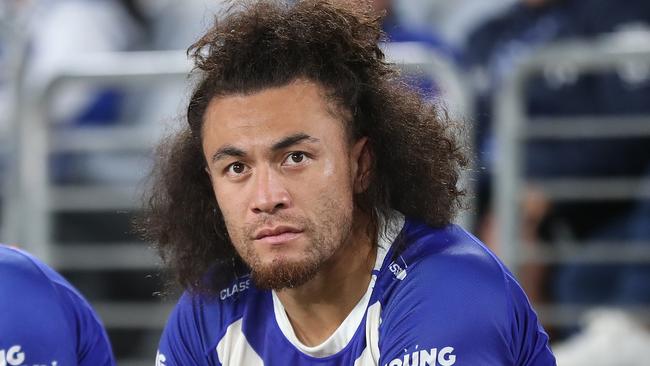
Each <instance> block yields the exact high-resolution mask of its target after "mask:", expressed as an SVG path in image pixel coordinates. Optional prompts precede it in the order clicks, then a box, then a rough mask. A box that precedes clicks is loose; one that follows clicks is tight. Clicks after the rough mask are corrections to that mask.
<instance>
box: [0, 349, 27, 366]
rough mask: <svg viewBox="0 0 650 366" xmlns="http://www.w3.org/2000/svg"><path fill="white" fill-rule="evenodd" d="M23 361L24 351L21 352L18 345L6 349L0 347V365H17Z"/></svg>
mask: <svg viewBox="0 0 650 366" xmlns="http://www.w3.org/2000/svg"><path fill="white" fill-rule="evenodd" d="M23 362H25V352H21V350H20V346H19V345H15V346H11V347H9V348H8V349H6V350H4V349H0V366H7V365H9V366H19V365H22V364H23Z"/></svg>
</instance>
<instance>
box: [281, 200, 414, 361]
mask: <svg viewBox="0 0 650 366" xmlns="http://www.w3.org/2000/svg"><path fill="white" fill-rule="evenodd" d="M403 226H404V216H403V215H402V214H400V213H398V212H396V211H395V212H394V214H393V215H392V216H391V218H390V219H389V220H388V222H387V223H386V226H385V228H384V230H383V233H380V235H379V239H378V240H377V257H376V259H375V265H374V268H373V269H374V270H373V272H377V271H379V269H380V268H381V265H382V264H383V262H384V259H385V257H386V253H387V252H388V250H389V249H390V246H391V245H392V243H393V241H395V238H397V235H398V234H399V232H400V231H401V230H402V227H403ZM376 280H377V275H376V274H375V273H373V274H372V275H371V277H370V283H369V284H368V289H367V290H366V293H365V294H364V295H363V297H362V298H361V299H360V300H359V302H358V303H357V304H356V305H355V306H354V308H353V309H352V311H350V314H348V316H347V317H346V318H345V320H343V322H342V323H341V325H339V327H338V328H337V329H336V331H334V333H332V335H331V336H330V337H329V338H327V339H326V340H325V341H324V342H323V343H321V344H319V345H317V346H313V347H310V346H306V345H305V344H303V343H302V342H301V341H300V340H299V339H298V337H296V334H295V332H294V331H293V327H292V326H291V323H290V321H289V318H288V317H287V313H286V311H285V309H284V306H283V305H282V302H280V299H279V298H278V296H277V294H276V293H275V291H271V294H272V298H273V312H274V313H275V320H276V322H277V324H278V326H279V328H280V330H281V331H282V334H284V336H285V337H286V338H287V340H288V341H289V342H290V343H291V344H293V345H294V346H295V347H296V348H297V349H299V350H300V351H301V352H303V353H305V354H307V355H309V356H312V357H318V358H320V357H327V356H331V355H333V354H335V353H337V352H339V351H340V350H342V349H343V348H345V346H347V344H348V343H349V342H350V340H351V339H352V337H353V336H354V334H355V333H356V331H357V329H358V328H359V325H360V324H361V321H362V320H363V317H364V315H365V313H366V310H367V309H368V304H369V302H370V297H371V295H372V290H373V289H374V287H375V281H376Z"/></svg>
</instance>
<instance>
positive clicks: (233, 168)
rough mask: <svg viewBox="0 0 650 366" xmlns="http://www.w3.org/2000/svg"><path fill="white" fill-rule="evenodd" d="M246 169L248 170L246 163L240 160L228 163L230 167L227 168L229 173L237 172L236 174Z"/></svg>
mask: <svg viewBox="0 0 650 366" xmlns="http://www.w3.org/2000/svg"><path fill="white" fill-rule="evenodd" d="M245 171H246V165H244V164H243V163H239V162H237V163H232V164H230V165H228V169H227V172H228V173H230V174H235V175H239V174H242V173H244V172H245Z"/></svg>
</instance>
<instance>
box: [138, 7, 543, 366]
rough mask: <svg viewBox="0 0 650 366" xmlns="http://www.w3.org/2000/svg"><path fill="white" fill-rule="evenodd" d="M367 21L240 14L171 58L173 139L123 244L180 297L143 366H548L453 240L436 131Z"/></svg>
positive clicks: (528, 312) (455, 199)
mask: <svg viewBox="0 0 650 366" xmlns="http://www.w3.org/2000/svg"><path fill="white" fill-rule="evenodd" d="M382 37H383V35H382V33H381V31H380V27H379V19H377V17H376V16H373V15H372V11H370V9H366V8H365V7H364V6H362V5H354V4H349V3H348V4H345V2H327V1H322V0H305V1H298V2H296V3H295V4H293V5H287V4H285V3H284V2H282V1H273V0H261V1H254V2H250V1H249V2H243V3H240V4H239V5H237V6H234V7H233V8H232V9H230V10H229V11H228V12H227V13H226V14H225V15H224V17H223V18H221V19H220V20H218V21H217V22H216V24H215V25H214V26H213V27H212V28H211V29H210V30H209V31H208V32H207V34H205V35H204V36H203V37H202V38H201V39H200V40H199V41H198V42H197V43H196V44H194V45H193V46H192V47H191V48H190V54H191V55H192V56H193V58H194V60H195V62H196V73H197V74H198V77H199V80H198V83H197V85H196V87H195V89H194V91H193V94H192V97H191V99H190V102H189V106H188V110H187V122H188V125H187V127H186V128H184V129H182V130H181V131H179V132H178V133H177V134H176V135H173V136H171V137H170V138H169V139H167V140H166V141H165V142H163V144H162V145H161V148H160V149H159V161H158V164H157V166H156V169H155V171H154V176H153V178H154V180H153V186H152V189H151V191H150V192H149V193H150V194H149V197H148V200H147V202H148V203H147V205H146V207H145V210H144V216H143V220H142V221H141V229H142V230H143V233H144V234H145V236H146V237H147V238H148V239H149V240H151V241H153V242H155V243H156V244H157V246H158V248H159V249H160V252H161V255H162V258H163V260H164V261H165V262H166V263H167V264H168V265H169V267H170V269H171V270H172V272H173V273H174V274H175V276H176V279H177V281H178V283H179V284H180V285H181V286H183V288H184V289H185V290H186V291H185V293H184V294H183V295H182V297H181V299H180V300H179V302H178V305H177V306H176V308H175V310H174V311H173V313H172V314H171V316H170V318H169V320H168V323H167V326H166V328H165V331H164V333H163V335H162V339H161V342H160V348H159V351H158V354H157V360H156V362H157V365H160V366H162V365H165V366H171V365H184V366H187V365H251V366H254V365H357V366H360V365H389V366H396V365H402V366H404V365H442V366H447V365H554V364H555V361H554V358H553V355H552V354H551V352H550V350H549V348H548V336H547V335H546V333H545V332H544V330H543V329H542V328H541V326H540V325H539V323H538V321H537V317H536V315H535V313H534V312H533V311H532V309H531V307H530V304H529V303H528V300H527V299H526V296H525V295H524V293H523V291H522V290H521V288H520V287H519V285H518V284H517V282H516V281H515V279H514V278H513V276H512V275H511V274H510V272H508V270H507V269H505V268H504V266H503V265H502V264H501V263H500V262H499V260H498V259H497V258H496V257H495V256H494V255H493V254H491V253H490V252H489V251H488V250H487V249H486V248H485V247H484V246H483V245H482V244H481V243H480V242H478V241H477V239H475V238H474V237H472V236H471V235H470V234H468V233H466V232H465V231H464V230H463V229H461V228H459V227H458V226H455V225H452V224H451V221H452V219H453V216H454V213H455V211H456V209H457V208H458V207H459V206H460V200H461V198H462V194H463V193H462V190H461V189H460V188H459V187H458V178H459V175H460V170H461V169H462V168H463V167H464V166H465V165H466V161H465V157H464V155H463V148H462V146H461V145H460V144H459V143H458V141H457V136H456V133H455V132H454V131H455V127H454V124H453V123H451V121H448V119H447V117H446V114H445V113H443V112H442V111H440V110H438V109H437V108H436V107H435V106H432V105H430V104H427V102H425V101H423V99H422V98H421V97H420V96H419V95H418V94H417V93H416V92H414V91H412V90H410V89H409V88H408V87H406V86H404V84H403V83H402V82H400V81H399V80H400V79H399V75H398V74H397V71H396V69H395V67H394V66H393V65H391V64H389V63H387V62H386V61H385V59H384V56H383V53H382V51H381V50H380V48H379V47H378V41H380V40H381V39H382Z"/></svg>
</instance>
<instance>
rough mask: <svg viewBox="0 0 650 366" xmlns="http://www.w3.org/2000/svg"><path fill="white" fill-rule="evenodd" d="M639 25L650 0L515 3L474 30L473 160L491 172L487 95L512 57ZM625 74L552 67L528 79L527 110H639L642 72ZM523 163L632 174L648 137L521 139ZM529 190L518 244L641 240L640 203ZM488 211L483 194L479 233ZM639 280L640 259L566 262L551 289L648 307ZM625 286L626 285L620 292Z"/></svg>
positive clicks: (529, 168) (643, 159) (531, 171)
mask: <svg viewBox="0 0 650 366" xmlns="http://www.w3.org/2000/svg"><path fill="white" fill-rule="evenodd" d="M649 23H650V3H649V2H647V1H645V0H630V1H626V2H617V1H613V0H592V1H581V0H522V1H521V2H520V3H517V4H515V5H513V6H512V7H510V8H509V9H507V10H506V11H505V12H504V13H502V14H500V15H498V16H496V17H495V18H493V19H490V20H489V21H487V22H486V23H484V24H483V25H481V26H480V27H478V28H477V29H476V30H474V31H473V32H472V34H471V35H470V37H469V38H468V40H467V44H466V45H465V53H466V57H467V59H468V62H469V64H470V65H471V67H472V75H473V77H474V81H475V85H476V86H477V89H478V93H479V95H478V98H477V99H478V104H477V110H478V125H477V147H478V148H477V151H478V154H479V156H478V160H479V162H480V165H481V166H483V167H486V168H487V169H488V172H489V171H490V169H491V165H492V158H493V156H492V153H493V146H492V144H493V137H492V131H493V126H492V116H493V111H492V110H491V108H492V106H493V103H494V97H495V95H496V93H497V92H498V90H499V88H500V87H501V85H502V84H503V80H504V79H505V78H507V77H508V76H509V75H510V74H511V73H512V70H514V69H515V68H516V67H517V65H518V64H519V62H521V60H523V59H524V58H525V57H527V56H529V55H531V54H532V53H533V52H535V51H536V50H537V49H539V48H541V47H543V46H545V45H547V44H550V43H552V42H556V41H561V40H567V39H574V38H581V39H585V38H586V39H589V38H594V37H597V36H599V35H602V34H604V33H610V32H614V31H621V30H624V29H626V28H630V27H637V28H638V27H648V24H649ZM634 75H636V76H638V77H630V73H625V72H624V71H617V72H609V73H601V74H592V73H588V74H578V73H577V72H576V70H567V69H566V68H562V66H561V65H560V64H558V67H557V68H555V69H553V68H550V69H549V70H547V71H546V72H545V73H544V75H542V76H539V77H535V78H533V79H532V81H531V82H530V83H529V84H528V88H527V89H526V99H527V113H528V115H531V116H534V117H539V116H576V115H586V116H594V115H600V116H605V115H609V116H616V115H632V114H643V115H649V114H650V104H649V103H648V102H647V101H648V100H650V79H648V75H647V73H646V75H645V76H644V75H643V74H638V73H636V74H634ZM525 165H526V174H527V177H528V178H529V179H531V180H534V179H543V178H551V177H614V176H618V177H635V176H636V177H638V176H642V175H643V174H644V171H645V169H647V167H649V166H650V153H649V150H648V139H647V138H628V139H624V140H612V139H610V140H607V139H594V140H582V141H578V140H561V141H557V140H555V141H546V140H535V141H531V142H529V143H527V149H526V159H525ZM645 174H647V173H645ZM646 176H647V175H646ZM488 182H489V178H488V177H487V176H485V177H483V179H482V183H481V187H482V189H481V191H482V195H481V196H482V197H484V198H485V197H488V196H489V192H490V189H489V185H488ZM531 187H532V186H531ZM531 187H529V188H528V190H527V194H526V198H525V200H526V201H527V202H525V204H524V207H525V209H524V216H525V217H524V218H523V219H522V222H525V223H527V227H525V228H524V229H523V231H524V234H525V235H526V233H529V235H528V236H529V238H527V239H528V240H533V241H534V240H535V239H536V238H539V237H540V236H541V237H544V238H545V239H549V238H552V239H566V240H585V241H589V240H601V241H605V240H618V241H635V240H646V241H647V240H648V239H650V233H649V232H648V231H649V230H648V229H647V228H648V227H649V226H648V225H647V222H648V220H650V216H648V212H647V211H648V210H647V205H648V202H647V201H645V202H632V201H626V202H590V203H578V202H567V203H551V202H548V200H546V199H545V198H544V196H543V194H541V193H540V192H536V191H534V189H533V188H531ZM488 209H489V202H488V200H487V199H484V200H482V202H481V209H480V212H481V214H482V216H483V221H482V223H483V225H482V226H481V228H480V229H481V230H482V232H483V233H489V232H491V231H492V228H491V225H490V223H491V219H490V217H491V214H490V213H489V212H488ZM644 222H645V224H639V223H644ZM639 229H641V230H639ZM484 239H485V238H484ZM485 240H487V241H488V242H489V241H490V240H489V239H485ZM539 270H540V269H539V268H537V269H534V270H533V272H536V273H533V274H530V273H529V275H530V276H532V277H531V278H533V279H539V276H540V273H539ZM648 278H650V267H649V266H648V265H637V266H621V265H609V266H595V265H567V266H564V267H562V268H560V269H559V270H558V271H557V273H556V276H555V277H554V280H553V287H552V289H551V290H552V291H551V292H552V296H553V297H554V299H555V300H557V301H560V302H568V303H582V304H586V303H601V304H602V303H610V304H612V303H627V304H629V303H640V302H645V303H650V285H649V284H648V283H649V281H648V280H647V279H648ZM523 281H524V282H526V281H525V280H523ZM631 288H634V290H633V291H629V290H628V289H631ZM538 290H541V288H539V287H538ZM527 292H529V293H531V294H533V296H532V297H533V298H534V300H539V298H540V297H541V293H540V291H535V290H534V289H532V288H530V287H529V288H528V289H527ZM535 297H537V298H535Z"/></svg>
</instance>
